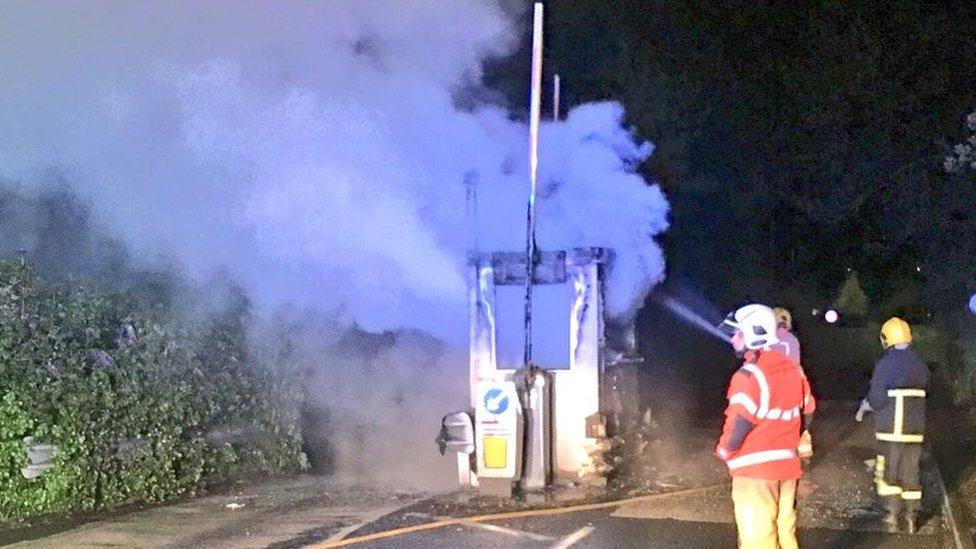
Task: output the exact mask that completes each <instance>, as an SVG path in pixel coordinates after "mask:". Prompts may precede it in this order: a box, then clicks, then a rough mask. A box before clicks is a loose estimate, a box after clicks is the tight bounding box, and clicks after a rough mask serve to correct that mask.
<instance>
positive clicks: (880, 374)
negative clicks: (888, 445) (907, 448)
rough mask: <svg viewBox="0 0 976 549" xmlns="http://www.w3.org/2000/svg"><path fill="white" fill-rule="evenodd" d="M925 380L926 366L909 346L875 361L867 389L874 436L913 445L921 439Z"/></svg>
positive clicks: (923, 418)
mask: <svg viewBox="0 0 976 549" xmlns="http://www.w3.org/2000/svg"><path fill="white" fill-rule="evenodd" d="M928 382H929V369H928V367H927V366H926V365H925V363H924V362H923V361H922V359H920V358H919V357H918V355H916V354H915V352H914V351H912V350H911V349H890V350H888V352H886V353H885V355H884V356H883V357H881V359H880V360H878V362H877V363H876V364H875V366H874V374H873V375H872V376H871V388H870V390H869V391H868V402H869V403H870V404H871V408H872V409H874V413H875V438H877V439H878V440H881V441H885V442H906V443H916V444H917V443H921V442H922V441H923V440H924V433H925V389H926V387H927V385H928Z"/></svg>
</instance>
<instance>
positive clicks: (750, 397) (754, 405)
mask: <svg viewBox="0 0 976 549" xmlns="http://www.w3.org/2000/svg"><path fill="white" fill-rule="evenodd" d="M750 359H752V360H750ZM805 387H807V386H806V385H805V383H804V378H803V376H802V374H801V372H800V369H799V368H797V365H796V363H795V362H793V361H792V360H790V359H789V358H788V357H786V356H785V355H783V354H781V353H779V352H778V351H775V350H769V351H762V352H760V353H758V355H752V356H750V357H748V358H747V362H746V364H744V365H743V366H742V367H741V368H740V369H739V370H738V371H737V372H736V373H735V374H734V375H733V376H732V380H731V381H730V383H729V389H728V392H727V397H728V407H727V408H726V410H725V426H724V428H723V430H722V437H721V439H720V440H719V447H718V452H719V455H720V456H722V457H723V459H724V461H725V463H726V465H727V466H728V468H729V474H730V475H732V476H742V477H747V478H758V479H765V480H791V479H797V478H800V474H801V469H800V459H799V458H798V457H797V453H796V448H797V444H798V443H799V441H800V417H801V416H802V415H803V412H804V409H805V408H807V407H808V406H810V405H811V404H812V402H811V401H810V399H807V402H806V403H805V402H804V397H805V396H807V395H808V394H809V393H808V392H807V391H808V389H805ZM805 404H806V405H805ZM742 420H745V421H747V422H749V424H751V428H750V429H749V430H748V432H747V434H746V435H745V437H744V438H743V439H742V440H741V443H740V444H738V445H737V444H735V442H738V441H737V440H736V441H734V440H733V439H735V438H736V437H735V436H734V432H735V431H737V430H738V429H737V424H738V425H742Z"/></svg>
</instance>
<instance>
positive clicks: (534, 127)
mask: <svg viewBox="0 0 976 549" xmlns="http://www.w3.org/2000/svg"><path fill="white" fill-rule="evenodd" d="M541 104H542V3H541V2H536V4H535V19H534V20H533V23H532V90H531V97H530V102H529V183H530V185H531V190H530V192H529V207H528V227H527V229H528V230H527V231H526V238H525V241H526V242H525V248H526V251H525V354H524V356H523V363H524V364H523V365H524V366H525V367H526V368H528V367H529V366H530V365H531V363H532V279H533V278H534V276H535V254H536V251H535V190H536V183H537V181H538V172H539V116H540V111H541Z"/></svg>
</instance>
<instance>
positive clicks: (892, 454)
mask: <svg viewBox="0 0 976 549" xmlns="http://www.w3.org/2000/svg"><path fill="white" fill-rule="evenodd" d="M921 458H922V445H921V444H917V443H906V442H884V441H878V458H877V462H875V471H874V482H875V485H876V487H877V490H878V495H879V496H881V499H882V500H883V501H884V502H885V505H886V506H887V507H888V509H889V510H890V511H892V512H898V511H899V510H901V509H902V508H903V507H904V508H905V509H906V510H907V511H910V512H915V511H918V509H919V508H920V507H921V505H922V483H921V481H920V480H919V461H920V460H921Z"/></svg>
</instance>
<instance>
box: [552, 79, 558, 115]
mask: <svg viewBox="0 0 976 549" xmlns="http://www.w3.org/2000/svg"><path fill="white" fill-rule="evenodd" d="M559 88H560V83H559V75H558V74H557V75H556V76H555V77H553V79H552V119H553V120H556V121H558V120H559V92H560V89H559Z"/></svg>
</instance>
